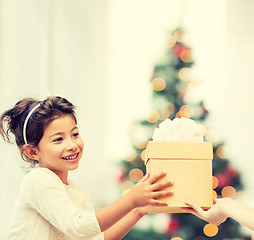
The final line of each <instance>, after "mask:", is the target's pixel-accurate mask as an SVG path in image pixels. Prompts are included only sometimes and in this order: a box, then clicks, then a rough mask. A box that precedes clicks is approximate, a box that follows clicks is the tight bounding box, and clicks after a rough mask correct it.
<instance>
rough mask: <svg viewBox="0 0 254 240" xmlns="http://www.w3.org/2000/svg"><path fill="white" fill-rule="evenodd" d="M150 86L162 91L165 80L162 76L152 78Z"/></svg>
mask: <svg viewBox="0 0 254 240" xmlns="http://www.w3.org/2000/svg"><path fill="white" fill-rule="evenodd" d="M152 86H153V89H154V90H155V91H158V92H159V91H162V90H163V89H165V87H166V81H165V79H163V78H154V79H153V80H152Z"/></svg>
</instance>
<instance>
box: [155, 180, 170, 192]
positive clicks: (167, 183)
mask: <svg viewBox="0 0 254 240" xmlns="http://www.w3.org/2000/svg"><path fill="white" fill-rule="evenodd" d="M173 184H174V182H173V180H169V181H163V182H159V183H155V184H153V187H152V190H153V191H158V190H161V189H163V188H166V187H172V186H173Z"/></svg>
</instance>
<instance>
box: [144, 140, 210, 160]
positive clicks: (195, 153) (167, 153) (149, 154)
mask: <svg viewBox="0 0 254 240" xmlns="http://www.w3.org/2000/svg"><path fill="white" fill-rule="evenodd" d="M150 158H155V159H156V158H159V159H190V160H191V159H203V160H212V159H213V146H212V142H167V141H149V142H148V144H147V147H146V156H145V163H146V164H147V162H148V160H149V159H150Z"/></svg>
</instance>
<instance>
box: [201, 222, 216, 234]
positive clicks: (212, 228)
mask: <svg viewBox="0 0 254 240" xmlns="http://www.w3.org/2000/svg"><path fill="white" fill-rule="evenodd" d="M203 231H204V234H205V235H206V236H208V237H214V236H215V235H216V234H217V233H218V231H219V229H218V227H217V226H216V225H214V224H211V223H208V224H206V225H205V226H204V228H203Z"/></svg>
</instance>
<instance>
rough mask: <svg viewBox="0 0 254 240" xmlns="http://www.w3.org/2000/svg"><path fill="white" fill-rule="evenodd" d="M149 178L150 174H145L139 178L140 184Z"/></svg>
mask: <svg viewBox="0 0 254 240" xmlns="http://www.w3.org/2000/svg"><path fill="white" fill-rule="evenodd" d="M149 177H150V173H147V174H146V175H145V176H144V177H142V178H141V180H140V182H145V181H146V180H147V179H148V178H149Z"/></svg>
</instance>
